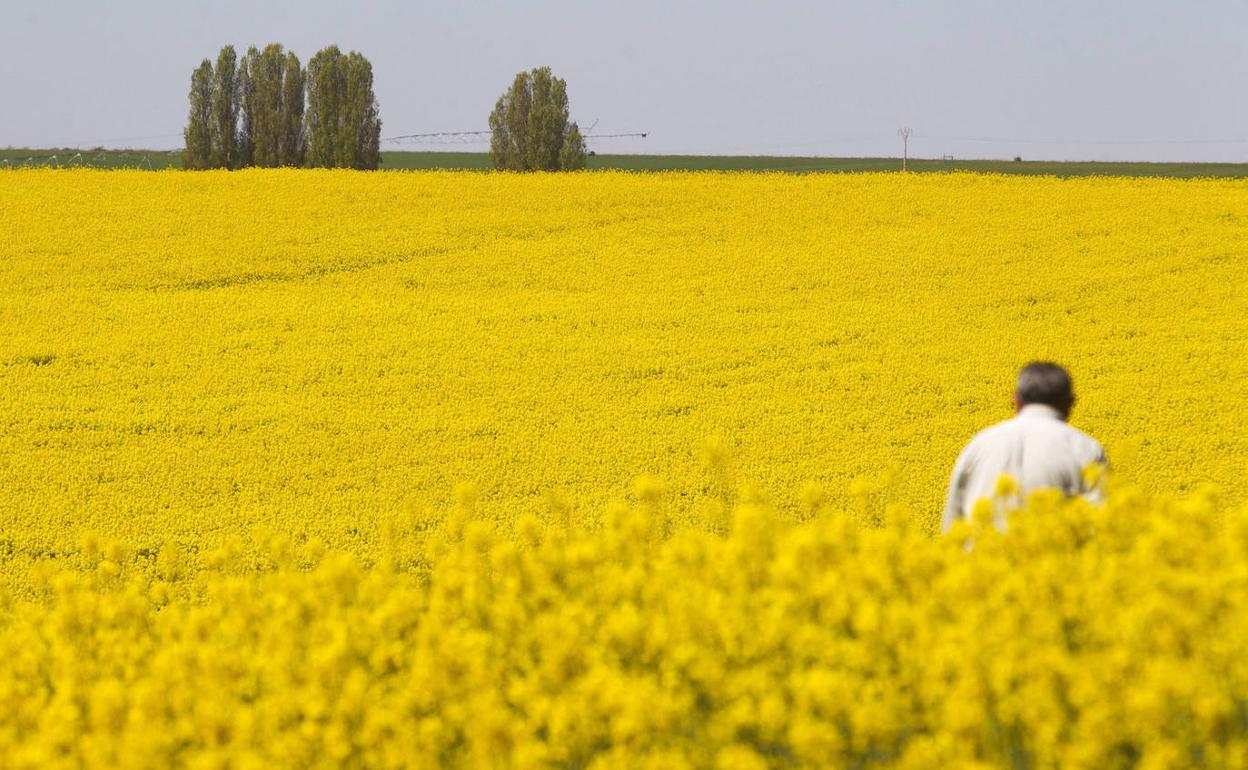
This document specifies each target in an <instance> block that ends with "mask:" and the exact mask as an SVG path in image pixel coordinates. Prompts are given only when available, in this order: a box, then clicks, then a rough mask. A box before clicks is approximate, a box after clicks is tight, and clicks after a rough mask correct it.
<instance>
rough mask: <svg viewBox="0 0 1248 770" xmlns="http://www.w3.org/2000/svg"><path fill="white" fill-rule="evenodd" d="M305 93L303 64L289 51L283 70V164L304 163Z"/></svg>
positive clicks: (281, 151)
mask: <svg viewBox="0 0 1248 770" xmlns="http://www.w3.org/2000/svg"><path fill="white" fill-rule="evenodd" d="M303 94H304V74H303V66H302V65H300V63H299V57H298V56H295V54H294V52H288V53H287V54H286V61H285V67H284V68H283V71H282V140H281V148H280V152H279V153H278V155H279V160H280V161H281V164H282V165H283V166H302V165H303V157H304V132H303V99H304V95H303Z"/></svg>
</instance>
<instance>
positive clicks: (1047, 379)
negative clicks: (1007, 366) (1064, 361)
mask: <svg viewBox="0 0 1248 770" xmlns="http://www.w3.org/2000/svg"><path fill="white" fill-rule="evenodd" d="M1015 393H1017V394H1018V400H1019V403H1022V404H1047V405H1049V406H1051V407H1053V408H1054V409H1058V410H1062V411H1064V410H1067V409H1069V408H1070V406H1071V405H1072V404H1074V403H1075V391H1074V387H1073V386H1072V384H1071V382H1070V373H1069V372H1067V371H1066V370H1065V369H1063V368H1062V367H1060V366H1058V365H1057V364H1054V363H1050V362H1048V361H1033V362H1032V363H1030V364H1027V365H1026V366H1024V367H1023V370H1022V371H1021V372H1019V373H1018V388H1017V390H1015Z"/></svg>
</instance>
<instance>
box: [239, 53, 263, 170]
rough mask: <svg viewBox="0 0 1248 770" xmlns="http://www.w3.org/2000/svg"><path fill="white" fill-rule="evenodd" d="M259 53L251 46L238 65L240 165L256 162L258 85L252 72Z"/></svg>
mask: <svg viewBox="0 0 1248 770" xmlns="http://www.w3.org/2000/svg"><path fill="white" fill-rule="evenodd" d="M259 55H260V53H259V52H258V51H257V50H256V47H255V46H254V45H253V46H251V47H250V48H248V49H247V53H246V55H244V56H243V58H242V60H241V61H240V62H239V66H238V94H239V97H238V110H239V115H238V117H239V127H238V164H239V165H240V166H250V165H252V164H253V163H255V151H256V141H255V127H254V126H253V119H254V117H255V113H256V104H255V102H256V85H255V81H254V80H253V79H252V77H251V72H252V70H254V69H255V66H256V59H257V57H259Z"/></svg>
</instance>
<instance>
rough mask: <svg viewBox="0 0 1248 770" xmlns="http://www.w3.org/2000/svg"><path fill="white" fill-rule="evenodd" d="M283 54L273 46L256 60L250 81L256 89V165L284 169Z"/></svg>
mask: <svg viewBox="0 0 1248 770" xmlns="http://www.w3.org/2000/svg"><path fill="white" fill-rule="evenodd" d="M283 58H284V55H283V51H282V47H281V46H280V45H278V44H277V43H271V44H269V45H267V46H265V47H264V50H263V51H261V52H260V53H259V55H257V56H256V59H255V64H254V66H253V68H252V73H251V78H252V83H253V88H254V94H253V97H252V110H253V114H252V116H251V125H252V140H253V142H254V143H255V151H254V154H253V161H252V162H253V163H255V165H257V166H262V167H268V168H272V167H274V166H280V165H282V133H283V130H284V128H285V125H284V121H283V119H282V71H283Z"/></svg>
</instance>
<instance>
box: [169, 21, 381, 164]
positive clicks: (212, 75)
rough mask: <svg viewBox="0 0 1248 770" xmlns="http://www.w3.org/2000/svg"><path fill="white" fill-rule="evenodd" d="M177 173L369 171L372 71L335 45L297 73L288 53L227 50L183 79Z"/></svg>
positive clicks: (376, 142) (373, 148) (375, 134)
mask: <svg viewBox="0 0 1248 770" xmlns="http://www.w3.org/2000/svg"><path fill="white" fill-rule="evenodd" d="M184 136H185V140H186V149H185V150H184V151H183V156H182V164H183V167H184V168H191V169H206V168H243V167H245V166H264V167H276V166H313V167H321V168H355V169H375V168H377V165H378V163H379V162H380V160H381V153H380V150H381V117H380V114H379V112H378V108H377V98H376V96H375V95H374V93H373V66H372V64H370V63H369V61H368V59H366V58H364V56H363V55H361V54H359V53H357V52H355V51H352V52H350V53H347V54H344V53H342V52H341V51H340V50H338V47H337V46H333V45H331V46H329V47H327V48H324V49H322V50H321V51H319V52H317V54H316V55H315V56H313V57H312V58H311V60H309V61H308V66H307V68H306V69H305V68H304V67H303V66H302V65H301V64H300V62H299V57H298V56H296V55H295V54H294V52H293V51H286V50H284V49H283V48H282V46H281V45H278V44H276V43H273V44H271V45H268V46H265V48H264V50H262V51H261V50H258V49H257V48H255V47H254V46H253V47H251V48H249V49H248V50H247V54H246V55H245V56H244V57H243V58H242V60H241V61H240V60H239V59H238V56H237V54H236V53H235V51H234V46H230V45H227V46H225V47H224V48H222V49H221V53H220V54H219V55H218V56H217V63H216V66H213V64H212V62H211V61H209V60H208V59H204V60H203V62H202V63H201V64H200V65H199V67H197V68H196V69H195V71H194V73H193V74H192V75H191V92H190V116H189V119H188V121H187V126H186V130H185V132H184Z"/></svg>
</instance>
